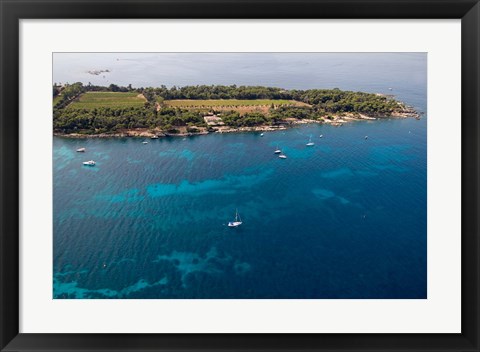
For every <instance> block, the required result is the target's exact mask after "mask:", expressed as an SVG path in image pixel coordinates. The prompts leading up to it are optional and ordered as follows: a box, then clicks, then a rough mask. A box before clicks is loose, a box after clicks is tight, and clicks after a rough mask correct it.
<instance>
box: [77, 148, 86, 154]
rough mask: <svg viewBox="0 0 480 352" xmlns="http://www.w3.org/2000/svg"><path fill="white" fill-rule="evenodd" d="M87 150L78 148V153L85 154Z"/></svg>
mask: <svg viewBox="0 0 480 352" xmlns="http://www.w3.org/2000/svg"><path fill="white" fill-rule="evenodd" d="M85 150H86V149H85V148H78V149H77V152H79V153H85Z"/></svg>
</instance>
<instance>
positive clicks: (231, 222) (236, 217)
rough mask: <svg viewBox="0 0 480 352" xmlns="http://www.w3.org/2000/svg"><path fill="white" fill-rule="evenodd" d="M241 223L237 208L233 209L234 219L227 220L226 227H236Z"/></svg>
mask: <svg viewBox="0 0 480 352" xmlns="http://www.w3.org/2000/svg"><path fill="white" fill-rule="evenodd" d="M241 224H242V219H241V218H240V215H239V214H238V209H236V210H235V221H229V222H228V227H238V226H240V225H241Z"/></svg>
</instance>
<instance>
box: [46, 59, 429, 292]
mask: <svg viewBox="0 0 480 352" xmlns="http://www.w3.org/2000/svg"><path fill="white" fill-rule="evenodd" d="M413 57H414V58H415V60H418V57H415V56H413ZM402 60H405V58H401V59H400V58H399V59H398V62H400V63H402V62H405V64H404V66H405V67H410V68H412V67H414V66H415V65H413V66H412V65H410V66H409V61H408V60H407V61H402ZM399 65H400V64H399ZM400 66H401V65H400ZM420 66H421V65H420ZM420 66H418V67H420ZM331 67H332V70H333V69H334V67H335V66H334V62H332V65H331ZM415 67H417V66H415ZM373 69H374V68H372V70H373ZM399 70H400V69H399ZM411 70H412V71H415V72H416V71H418V72H416V74H417V75H420V76H421V73H422V72H423V74H424V75H425V77H426V63H425V65H423V66H422V68H421V70H420V69H419V68H417V69H411ZM422 70H423V71H422ZM400 71H401V70H400ZM404 71H405V72H406V71H407V70H406V68H404ZM336 72H337V74H338V76H339V78H338V79H339V82H340V81H341V82H343V83H342V84H343V85H344V86H343V87H342V88H344V89H348V77H347V76H348V72H349V71H348V70H347V71H345V70H343V71H342V68H338V69H337V71H336ZM377 72H379V74H378V75H377V76H375V77H373V76H369V75H368V73H365V77H362V78H361V79H360V78H358V77H353V78H351V83H350V85H351V86H350V87H351V89H353V88H354V87H357V86H358V85H362V84H364V85H366V88H365V90H367V91H376V92H388V87H392V86H393V87H394V90H393V91H392V93H394V94H396V96H397V98H398V99H400V100H403V101H405V102H407V103H408V104H411V105H414V106H415V107H416V108H417V109H419V110H421V111H424V112H426V85H425V84H426V83H425V82H426V80H425V79H420V80H419V81H418V82H412V81H405V80H399V81H398V82H399V83H398V84H396V85H395V84H394V83H392V82H391V81H388V82H384V83H382V80H381V77H382V69H381V68H378V69H377ZM395 72H397V71H395ZM367 76H369V77H371V79H370V80H369V81H368V82H369V83H368V84H365V83H364V82H367V80H366V78H367ZM251 79H252V81H253V80H254V77H253V76H252V77H251ZM280 83H282V82H280ZM283 83H285V85H287V83H288V82H283ZM250 84H252V83H250ZM262 84H263V83H262ZM319 87H323V85H321V84H320V83H319ZM369 87H370V88H369ZM320 135H323V138H320V137H319V136H320ZM366 135H368V137H369V138H368V139H367V140H366V139H365V138H364V137H365V136H366ZM309 136H312V140H313V141H314V142H315V143H316V145H315V146H314V147H310V148H309V147H306V146H305V144H306V143H307V142H308V139H309ZM53 142H54V145H53V158H54V174H53V177H54V180H53V181H54V192H53V200H54V218H53V224H54V258H53V268H54V278H53V283H54V284H53V295H54V297H55V298H426V297H427V232H426V230H427V198H426V197H427V184H426V182H427V116H426V114H425V115H424V116H422V119H420V120H415V119H385V120H381V121H378V120H377V121H368V122H367V121H365V122H354V123H349V124H344V125H343V126H342V127H332V126H327V125H306V126H301V127H296V128H292V129H289V130H287V131H279V132H271V133H265V136H264V137H261V136H260V135H259V134H258V133H238V134H223V135H219V134H210V135H207V136H196V137H189V138H186V139H183V138H164V139H159V140H151V141H149V144H147V145H143V144H142V139H87V140H85V139H83V140H77V139H64V138H54V141H53ZM277 146H279V147H280V148H281V149H282V150H284V152H285V153H286V154H287V155H288V159H286V160H281V159H279V158H277V157H276V156H275V155H274V154H273V151H274V150H275V149H276V147H277ZM79 147H85V148H87V152H86V153H85V154H83V153H76V152H75V149H76V148H79ZM90 159H94V160H96V161H97V165H96V166H95V167H91V168H90V167H84V166H82V161H85V160H90ZM237 208H238V211H239V213H240V215H241V217H242V220H243V221H244V223H243V225H242V226H241V227H239V228H236V229H231V228H228V227H227V226H226V224H227V222H228V221H230V220H232V219H233V217H234V215H235V209H237Z"/></svg>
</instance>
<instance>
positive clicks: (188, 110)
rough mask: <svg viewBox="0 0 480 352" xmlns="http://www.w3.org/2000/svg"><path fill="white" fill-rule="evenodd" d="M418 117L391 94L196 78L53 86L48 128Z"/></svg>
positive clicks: (202, 126)
mask: <svg viewBox="0 0 480 352" xmlns="http://www.w3.org/2000/svg"><path fill="white" fill-rule="evenodd" d="M389 117H400V118H407V117H413V118H417V119H418V118H419V117H420V114H419V113H418V112H417V111H415V110H414V109H413V108H412V107H410V106H407V105H406V104H405V103H403V102H400V101H397V100H396V99H395V97H394V96H393V95H389V94H379V93H377V94H373V93H365V92H353V91H342V90H340V89H338V88H335V89H308V90H287V89H282V88H275V87H263V86H236V85H231V86H223V85H198V86H185V87H176V86H173V87H170V88H167V87H166V86H163V85H162V86H160V87H156V88H155V87H148V88H143V87H141V88H133V87H132V86H131V85H128V86H127V87H121V86H117V85H115V84H111V85H109V86H108V87H104V86H95V85H92V84H88V85H84V84H82V83H81V82H77V83H73V84H64V85H60V84H54V85H53V133H54V134H55V135H59V136H67V137H150V138H158V137H163V136H186V135H196V134H208V133H212V132H216V133H229V132H243V131H275V130H282V129H286V128H288V127H289V126H292V125H296V124H304V123H325V124H331V125H334V126H341V125H342V124H344V123H346V122H349V121H354V120H376V119H381V118H389Z"/></svg>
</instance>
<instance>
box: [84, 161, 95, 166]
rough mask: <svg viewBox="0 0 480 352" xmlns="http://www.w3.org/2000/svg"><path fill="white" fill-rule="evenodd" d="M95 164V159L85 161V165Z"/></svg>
mask: <svg viewBox="0 0 480 352" xmlns="http://www.w3.org/2000/svg"><path fill="white" fill-rule="evenodd" d="M95 164H96V163H95V161H93V160H89V161H84V162H83V165H85V166H95Z"/></svg>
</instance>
